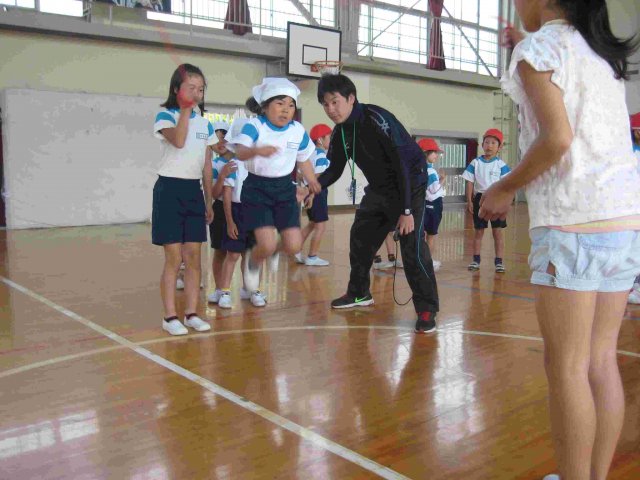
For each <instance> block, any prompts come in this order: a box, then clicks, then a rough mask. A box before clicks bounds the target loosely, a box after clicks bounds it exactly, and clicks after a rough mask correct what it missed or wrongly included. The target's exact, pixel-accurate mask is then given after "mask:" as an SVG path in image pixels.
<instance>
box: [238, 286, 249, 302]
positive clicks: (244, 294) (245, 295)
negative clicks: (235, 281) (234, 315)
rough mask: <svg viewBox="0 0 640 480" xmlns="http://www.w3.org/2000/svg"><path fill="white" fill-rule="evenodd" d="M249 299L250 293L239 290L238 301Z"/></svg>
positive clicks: (245, 290) (242, 289)
mask: <svg viewBox="0 0 640 480" xmlns="http://www.w3.org/2000/svg"><path fill="white" fill-rule="evenodd" d="M250 298H251V292H250V291H249V290H247V289H246V288H244V287H242V288H241V289H240V300H249V299H250Z"/></svg>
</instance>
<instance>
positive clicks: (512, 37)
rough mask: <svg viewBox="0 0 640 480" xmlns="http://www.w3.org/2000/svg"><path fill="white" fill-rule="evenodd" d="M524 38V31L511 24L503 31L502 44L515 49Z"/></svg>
mask: <svg viewBox="0 0 640 480" xmlns="http://www.w3.org/2000/svg"><path fill="white" fill-rule="evenodd" d="M523 38H524V33H523V32H521V31H520V30H518V29H516V28H514V27H513V26H511V25H509V26H507V28H505V29H504V30H503V31H502V38H501V40H500V45H501V46H503V47H506V48H510V49H512V50H513V49H514V48H515V46H516V45H517V44H518V43H520V42H521V41H522V39H523Z"/></svg>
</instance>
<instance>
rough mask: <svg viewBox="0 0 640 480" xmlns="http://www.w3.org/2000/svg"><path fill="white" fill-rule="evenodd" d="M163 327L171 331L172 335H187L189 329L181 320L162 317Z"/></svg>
mask: <svg viewBox="0 0 640 480" xmlns="http://www.w3.org/2000/svg"><path fill="white" fill-rule="evenodd" d="M162 329H163V330H165V331H167V332H169V333H170V334H171V335H186V334H187V333H189V330H187V328H186V327H185V326H184V325H183V324H182V322H181V321H180V320H178V319H177V318H174V319H173V320H171V321H170V322H167V321H166V320H165V319H164V318H163V319H162Z"/></svg>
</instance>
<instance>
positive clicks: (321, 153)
mask: <svg viewBox="0 0 640 480" xmlns="http://www.w3.org/2000/svg"><path fill="white" fill-rule="evenodd" d="M309 137H311V141H312V142H313V143H315V145H316V150H315V152H314V153H313V154H312V155H311V157H309V160H310V161H311V164H312V165H313V170H314V172H315V174H316V175H320V174H321V173H322V172H324V171H325V170H326V169H327V168H329V163H330V162H329V159H328V158H327V153H326V149H327V147H328V146H329V141H330V140H331V127H329V126H328V125H325V124H324V123H319V124H318V125H314V127H313V128H312V129H311V131H310V132H309ZM307 217H308V218H309V223H308V224H307V225H306V226H305V227H304V228H303V229H302V245H304V242H305V241H306V240H307V238H308V237H309V236H311V241H310V243H309V254H308V255H307V257H306V258H304V256H303V255H302V251H300V252H298V253H296V254H295V258H296V262H298V263H303V264H305V265H307V266H309V267H325V266H327V265H329V262H328V261H327V260H324V259H322V258H320V257H319V256H318V249H319V248H320V242H321V241H322V236H323V235H324V231H325V229H326V225H327V221H328V220H329V206H328V203H327V189H326V188H323V189H322V191H321V192H320V193H319V194H318V195H316V196H315V197H314V198H313V203H312V204H311V206H310V207H309V208H307ZM312 234H313V235H312Z"/></svg>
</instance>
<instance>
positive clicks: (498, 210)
mask: <svg viewBox="0 0 640 480" xmlns="http://www.w3.org/2000/svg"><path fill="white" fill-rule="evenodd" d="M514 196H515V192H512V191H510V190H506V189H505V188H503V186H502V182H497V183H494V184H493V185H491V187H489V190H487V191H486V192H484V193H483V194H482V197H481V198H480V211H479V212H478V216H479V217H480V218H482V219H484V220H504V219H506V218H507V213H508V212H509V209H510V208H511V202H513V197H514Z"/></svg>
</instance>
